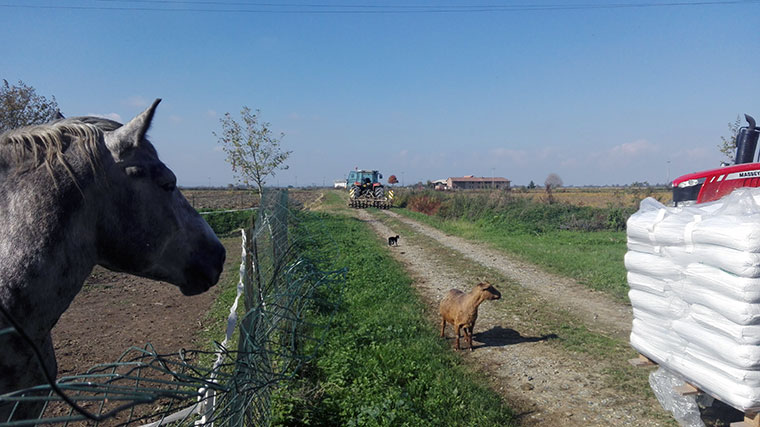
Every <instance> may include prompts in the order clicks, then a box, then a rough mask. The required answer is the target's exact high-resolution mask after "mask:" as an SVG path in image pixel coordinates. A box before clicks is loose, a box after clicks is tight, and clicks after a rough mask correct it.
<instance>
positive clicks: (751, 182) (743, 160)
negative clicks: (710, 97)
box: [673, 114, 760, 206]
mask: <svg viewBox="0 0 760 427" xmlns="http://www.w3.org/2000/svg"><path fill="white" fill-rule="evenodd" d="M744 118H745V119H746V120H747V124H748V125H747V126H745V127H742V128H741V129H739V133H738V134H737V135H736V159H735V161H734V164H733V165H729V166H724V167H721V168H718V169H712V170H708V171H702V172H695V173H690V174H687V175H684V176H681V177H678V178H676V179H674V180H673V203H674V204H675V205H676V206H685V205H691V204H695V203H704V202H711V201H713V200H718V199H720V198H721V197H723V196H725V195H728V194H729V193H731V192H732V191H734V190H735V189H737V188H739V187H760V162H754V163H753V162H752V160H753V159H754V157H755V148H757V140H758V136H760V130H758V129H757V128H756V127H755V119H753V118H752V117H750V116H748V115H746V114H745V115H744Z"/></svg>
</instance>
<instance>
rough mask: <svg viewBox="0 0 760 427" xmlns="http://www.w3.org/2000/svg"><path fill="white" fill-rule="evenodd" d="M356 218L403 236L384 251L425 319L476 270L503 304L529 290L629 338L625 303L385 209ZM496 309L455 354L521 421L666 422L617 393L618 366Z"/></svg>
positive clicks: (636, 398) (492, 306) (654, 407)
mask: <svg viewBox="0 0 760 427" xmlns="http://www.w3.org/2000/svg"><path fill="white" fill-rule="evenodd" d="M356 214H357V215H358V217H359V218H360V219H361V220H363V221H366V222H367V223H368V224H369V225H370V226H371V227H372V228H373V229H374V230H375V232H376V233H377V234H378V236H381V237H382V238H384V239H385V238H387V236H391V235H396V234H400V235H401V240H400V245H399V247H393V248H390V250H391V251H392V253H393V255H394V256H395V257H396V258H397V259H398V260H400V261H401V262H402V263H403V264H404V265H405V266H406V268H407V270H408V271H409V272H410V273H411V275H412V276H413V277H414V279H415V286H416V288H417V289H418V291H419V292H420V294H421V296H422V297H423V299H424V300H426V301H427V302H428V303H429V306H430V314H431V321H434V322H437V319H436V307H437V305H438V302H439V301H440V299H441V298H442V297H443V295H444V294H445V293H446V292H447V291H448V290H449V289H451V288H459V289H463V290H465V289H469V288H471V287H472V286H473V285H474V284H475V283H476V282H475V281H474V280H475V279H474V277H473V276H472V272H479V274H480V275H484V276H486V277H489V278H491V277H494V276H495V275H496V276H499V275H500V276H503V277H506V278H508V279H509V283H511V284H510V285H507V284H506V283H500V282H499V281H496V282H495V284H496V285H497V287H499V289H500V290H501V292H502V296H503V298H502V300H504V299H507V298H510V297H512V296H515V297H516V295H517V294H518V293H523V294H524V293H528V294H533V296H534V297H535V303H536V304H546V305H550V306H556V307H558V309H562V310H566V311H567V312H569V313H573V314H575V315H577V317H578V318H579V319H580V321H582V322H583V323H584V324H585V325H587V327H588V329H589V330H593V331H595V332H598V333H600V334H603V335H606V336H610V337H616V338H623V339H626V340H627V335H628V333H629V331H630V325H631V313H630V307H626V306H624V305H622V304H620V303H616V302H614V301H612V300H611V299H608V298H606V297H605V296H604V295H602V294H599V293H594V292H591V291H589V290H587V289H586V288H584V287H582V286H581V285H579V284H577V283H574V282H572V281H571V280H568V279H564V278H558V277H556V276H553V275H550V274H547V273H544V272H542V271H540V270H538V269H537V268H535V267H532V266H529V265H526V264H525V263H521V262H517V261H515V260H513V259H511V258H509V257H508V256H506V255H505V254H504V253H502V252H498V251H495V250H493V249H489V248H486V247H485V245H477V244H473V243H469V242H467V241H465V240H463V239H461V238H458V237H453V236H447V235H445V234H444V233H441V232H440V231H438V230H435V229H432V228H430V227H427V226H424V225H422V224H419V223H416V222H414V221H411V220H409V219H407V218H405V217H401V216H399V215H397V214H394V213H393V212H387V211H383V212H382V213H381V214H379V215H378V217H373V216H371V215H370V214H369V213H367V212H366V211H357V213H356ZM391 219H395V220H397V221H400V222H401V223H402V224H403V227H408V228H405V229H398V228H401V227H398V223H396V224H397V226H396V227H397V229H391V228H390V227H389V226H388V225H386V223H389V222H388V221H389V220H391ZM389 224H393V222H392V221H391V222H390V223H389ZM410 231H412V232H411V235H412V236H410ZM423 240H427V242H423ZM441 250H443V251H444V252H443V253H444V254H446V253H448V254H449V256H454V257H460V258H464V259H466V260H467V261H469V262H468V264H470V267H469V268H466V269H464V268H462V267H461V266H456V265H450V262H448V261H447V259H450V258H449V256H442V254H441V252H440V251H441ZM514 283H517V284H518V285H519V286H515V285H513V284H514ZM504 306H505V304H503V303H501V302H495V303H491V302H487V303H484V304H483V305H482V306H481V308H480V311H479V317H478V323H477V325H476V327H475V336H474V344H475V347H476V350H475V351H473V352H471V353H470V352H463V356H464V357H465V358H466V359H467V360H468V361H469V362H471V363H472V364H473V365H475V366H477V367H479V369H481V370H483V371H485V372H486V373H487V374H488V376H489V378H490V379H491V381H492V386H493V388H494V389H496V390H497V391H499V392H500V393H501V394H502V395H503V396H504V397H505V400H506V401H508V402H509V404H510V405H511V406H513V407H515V409H516V410H517V411H518V412H519V413H520V414H521V417H520V418H521V423H522V424H523V425H549V424H552V425H578V426H581V425H582V426H588V425H637V426H654V425H668V424H671V423H672V419H671V418H669V416H668V414H665V413H664V411H663V410H662V409H661V408H660V406H659V404H658V403H657V401H656V400H655V399H654V398H653V397H651V396H642V395H639V394H626V393H624V392H621V390H620V388H618V387H615V384H614V380H613V379H611V378H609V372H610V368H611V367H614V365H617V364H620V363H626V362H625V361H606V362H605V361H602V362H600V361H599V360H596V359H594V358H593V357H591V356H589V355H587V354H584V353H581V352H568V351H565V350H563V349H562V348H561V346H559V345H557V344H556V343H555V342H554V341H555V340H554V339H553V338H555V337H556V336H553V335H552V334H545V333H544V334H541V333H537V329H536V328H534V327H533V326H532V320H531V318H530V316H529V315H527V316H526V315H525V313H523V312H521V313H516V312H510V311H509V310H507V309H506V308H505V307H504ZM447 337H448V338H449V340H451V339H452V337H453V332H452V331H451V330H450V329H449V330H448V332H447ZM642 375H645V373H642Z"/></svg>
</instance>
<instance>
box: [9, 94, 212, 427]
mask: <svg viewBox="0 0 760 427" xmlns="http://www.w3.org/2000/svg"><path fill="white" fill-rule="evenodd" d="M159 102H160V100H156V101H155V102H154V103H153V105H151V106H150V107H149V108H148V109H147V110H145V111H144V112H143V113H141V114H140V115H138V116H137V117H135V118H134V119H133V120H131V121H129V123H127V124H125V125H121V124H120V123H117V122H114V121H112V120H107V119H102V118H97V117H74V118H68V119H65V118H58V119H57V120H55V121H53V122H51V123H48V124H45V125H39V126H33V127H27V128H21V129H16V130H13V131H9V132H6V133H3V134H0V230H2V232H1V233H0V306H2V308H3V310H2V311H3V313H2V315H0V349H11V350H10V351H0V395H2V394H3V393H6V392H9V391H11V390H18V389H22V388H26V387H30V386H33V385H36V384H41V383H44V382H45V375H44V374H43V372H46V373H47V374H48V375H52V376H55V374H56V371H57V367H56V361H55V355H54V351H53V344H52V339H51V336H50V330H51V329H52V328H53V326H54V325H55V323H56V322H57V321H58V319H59V318H60V316H61V315H62V314H63V312H64V311H65V310H66V309H67V308H68V306H69V304H71V301H72V300H73V299H74V296H75V295H76V294H77V293H78V292H79V290H80V289H81V288H82V284H83V282H84V280H85V279H86V278H87V276H88V275H89V274H90V273H91V271H92V268H93V267H94V266H95V265H96V264H100V265H102V266H104V267H106V268H109V269H112V270H116V271H122V272H127V273H131V274H135V275H139V276H143V277H148V278H151V279H156V280H162V281H166V282H169V283H172V284H174V285H177V286H178V287H179V288H180V290H181V291H182V293H183V294H185V295H194V294H199V293H201V292H204V291H206V290H207V289H209V288H210V287H211V286H213V285H214V284H216V282H217V281H218V280H219V276H220V274H221V271H222V268H223V264H224V258H225V250H224V246H222V244H221V242H220V241H219V239H218V238H217V237H216V236H215V235H214V233H213V231H212V230H211V227H209V225H208V224H207V223H206V222H205V221H204V220H203V219H202V218H201V216H200V215H199V214H198V213H197V212H196V211H195V210H194V209H193V208H192V206H190V204H189V203H188V202H187V200H186V199H185V198H184V197H183V196H182V193H181V192H180V191H179V190H178V189H177V179H176V177H175V176H174V173H172V171H171V170H169V168H167V167H166V165H164V164H163V163H162V162H161V161H160V160H159V158H158V154H157V153H156V149H155V148H154V147H153V145H152V144H151V143H150V142H149V141H148V140H147V139H146V137H145V134H146V132H147V131H148V129H149V128H150V124H151V121H152V119H153V115H154V113H155V111H156V106H157V105H158V103H159ZM6 314H7V317H6ZM8 318H12V319H15V321H16V322H17V323H18V325H19V327H20V329H22V330H23V331H24V334H25V335H26V336H27V337H28V339H29V340H31V341H32V342H34V346H35V347H37V348H38V349H39V350H40V353H39V354H41V356H42V363H41V364H40V363H38V362H39V361H38V358H37V353H35V352H34V351H33V350H32V348H30V346H29V344H28V342H27V341H26V340H25V339H22V334H21V333H13V332H8V330H9V328H8V326H9V325H10V324H11V323H10V321H9V320H8ZM22 409H23V410H21V409H20V410H19V411H16V414H17V416H19V417H22V416H23V414H27V415H28V414H34V413H35V411H38V409H39V407H38V406H37V405H25V407H24V408H22ZM9 411H10V407H9V405H8V404H3V402H2V400H0V422H4V421H6V420H7V415H8V413H9Z"/></svg>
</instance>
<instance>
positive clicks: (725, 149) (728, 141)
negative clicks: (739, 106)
mask: <svg viewBox="0 0 760 427" xmlns="http://www.w3.org/2000/svg"><path fill="white" fill-rule="evenodd" d="M741 127H742V118H741V116H740V115H737V116H736V121H734V122H729V123H728V132H729V134H728V137H725V136H721V137H720V140H721V143H720V144H718V150H720V152H721V153H723V155H724V156H726V158H727V159H728V161H733V160H734V158H735V155H736V136H737V135H738V134H739V129H740V128H741Z"/></svg>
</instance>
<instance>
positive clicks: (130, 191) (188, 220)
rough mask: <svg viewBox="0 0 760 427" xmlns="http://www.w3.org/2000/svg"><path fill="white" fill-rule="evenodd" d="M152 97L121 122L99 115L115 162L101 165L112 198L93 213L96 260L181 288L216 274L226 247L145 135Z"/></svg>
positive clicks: (211, 280) (200, 285) (203, 284)
mask: <svg viewBox="0 0 760 427" xmlns="http://www.w3.org/2000/svg"><path fill="white" fill-rule="evenodd" d="M159 102H160V99H157V100H156V101H155V102H154V103H153V105H151V106H150V107H149V108H148V109H147V110H145V111H144V112H143V113H142V114H140V115H139V116H137V117H135V118H134V119H132V120H131V121H130V122H129V123H127V124H125V125H124V126H120V127H116V125H117V123H115V122H110V121H106V120H104V119H101V121H100V122H99V123H96V126H99V127H101V128H102V129H104V130H105V133H104V136H103V139H104V141H105V145H106V147H107V148H108V151H109V152H110V154H111V157H112V160H113V162H114V164H113V167H110V168H106V172H107V174H108V179H107V182H108V183H109V186H110V191H111V192H112V194H111V195H112V197H110V198H109V200H108V201H107V202H106V203H103V204H102V210H101V214H100V216H99V220H98V230H97V232H98V238H97V249H98V264H100V265H102V266H104V267H106V268H109V269H111V270H116V271H124V272H128V273H132V274H136V275H139V276H144V277H148V278H151V279H156V280H163V281H166V282H169V283H173V284H175V285H177V286H179V288H180V290H181V291H182V293H184V294H185V295H194V294H198V293H201V292H204V291H206V290H208V288H209V287H211V286H213V285H214V284H215V283H216V282H217V280H218V279H219V274H220V272H221V269H222V266H223V263H224V258H225V250H224V247H223V246H222V244H221V243H220V242H219V239H217V237H216V235H215V234H214V232H213V231H212V230H211V227H209V225H208V224H207V223H206V221H204V220H203V218H201V216H200V215H198V213H197V212H196V211H195V209H193V208H192V206H190V204H189V203H188V202H187V200H186V199H185V198H184V196H183V195H182V193H181V192H180V191H179V190H178V189H177V178H176V177H175V176H174V173H172V171H171V170H169V168H167V167H166V165H164V164H163V163H162V162H161V161H160V160H159V159H158V155H157V154H156V150H155V149H154V148H153V145H152V144H151V143H150V142H148V140H147V139H145V134H146V132H147V131H148V128H149V127H150V123H151V120H152V119H153V114H154V112H155V109H156V106H157V105H158V103H159Z"/></svg>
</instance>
